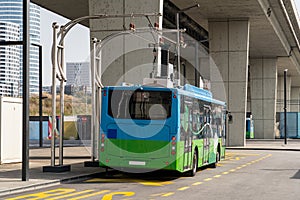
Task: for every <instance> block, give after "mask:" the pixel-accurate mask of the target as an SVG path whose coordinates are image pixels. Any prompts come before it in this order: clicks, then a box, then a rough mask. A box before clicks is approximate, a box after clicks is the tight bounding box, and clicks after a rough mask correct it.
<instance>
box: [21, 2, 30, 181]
mask: <svg viewBox="0 0 300 200" xmlns="http://www.w3.org/2000/svg"><path fill="white" fill-rule="evenodd" d="M29 2H30V1H29V0H23V91H22V92H23V94H22V95H23V96H22V98H23V130H22V132H23V142H22V181H28V180H29V172H28V171H29Z"/></svg>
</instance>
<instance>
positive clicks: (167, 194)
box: [162, 192, 174, 197]
mask: <svg viewBox="0 0 300 200" xmlns="http://www.w3.org/2000/svg"><path fill="white" fill-rule="evenodd" d="M173 194H174V192H169V193H166V194H164V195H162V197H168V196H171V195H173Z"/></svg>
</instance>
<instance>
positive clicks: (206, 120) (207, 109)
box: [203, 105, 211, 164]
mask: <svg viewBox="0 0 300 200" xmlns="http://www.w3.org/2000/svg"><path fill="white" fill-rule="evenodd" d="M210 114H211V108H210V106H208V105H204V125H205V128H204V134H203V164H206V163H208V159H209V148H210V139H209V138H210Z"/></svg>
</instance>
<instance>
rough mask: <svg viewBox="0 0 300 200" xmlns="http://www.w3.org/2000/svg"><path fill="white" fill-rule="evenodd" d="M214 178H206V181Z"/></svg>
mask: <svg viewBox="0 0 300 200" xmlns="http://www.w3.org/2000/svg"><path fill="white" fill-rule="evenodd" d="M211 180H212V178H206V179H204V181H211Z"/></svg>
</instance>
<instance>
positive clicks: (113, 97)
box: [108, 90, 172, 120]
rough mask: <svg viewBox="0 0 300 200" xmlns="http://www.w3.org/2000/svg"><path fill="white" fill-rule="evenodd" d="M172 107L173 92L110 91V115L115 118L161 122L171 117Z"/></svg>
mask: <svg viewBox="0 0 300 200" xmlns="http://www.w3.org/2000/svg"><path fill="white" fill-rule="evenodd" d="M171 107H172V92H171V91H144V90H135V91H130V90H110V91H109V102H108V114H109V115H110V116H111V117H113V118H118V119H146V120H150V119H154V120H161V119H166V118H169V117H170V116H171Z"/></svg>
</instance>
